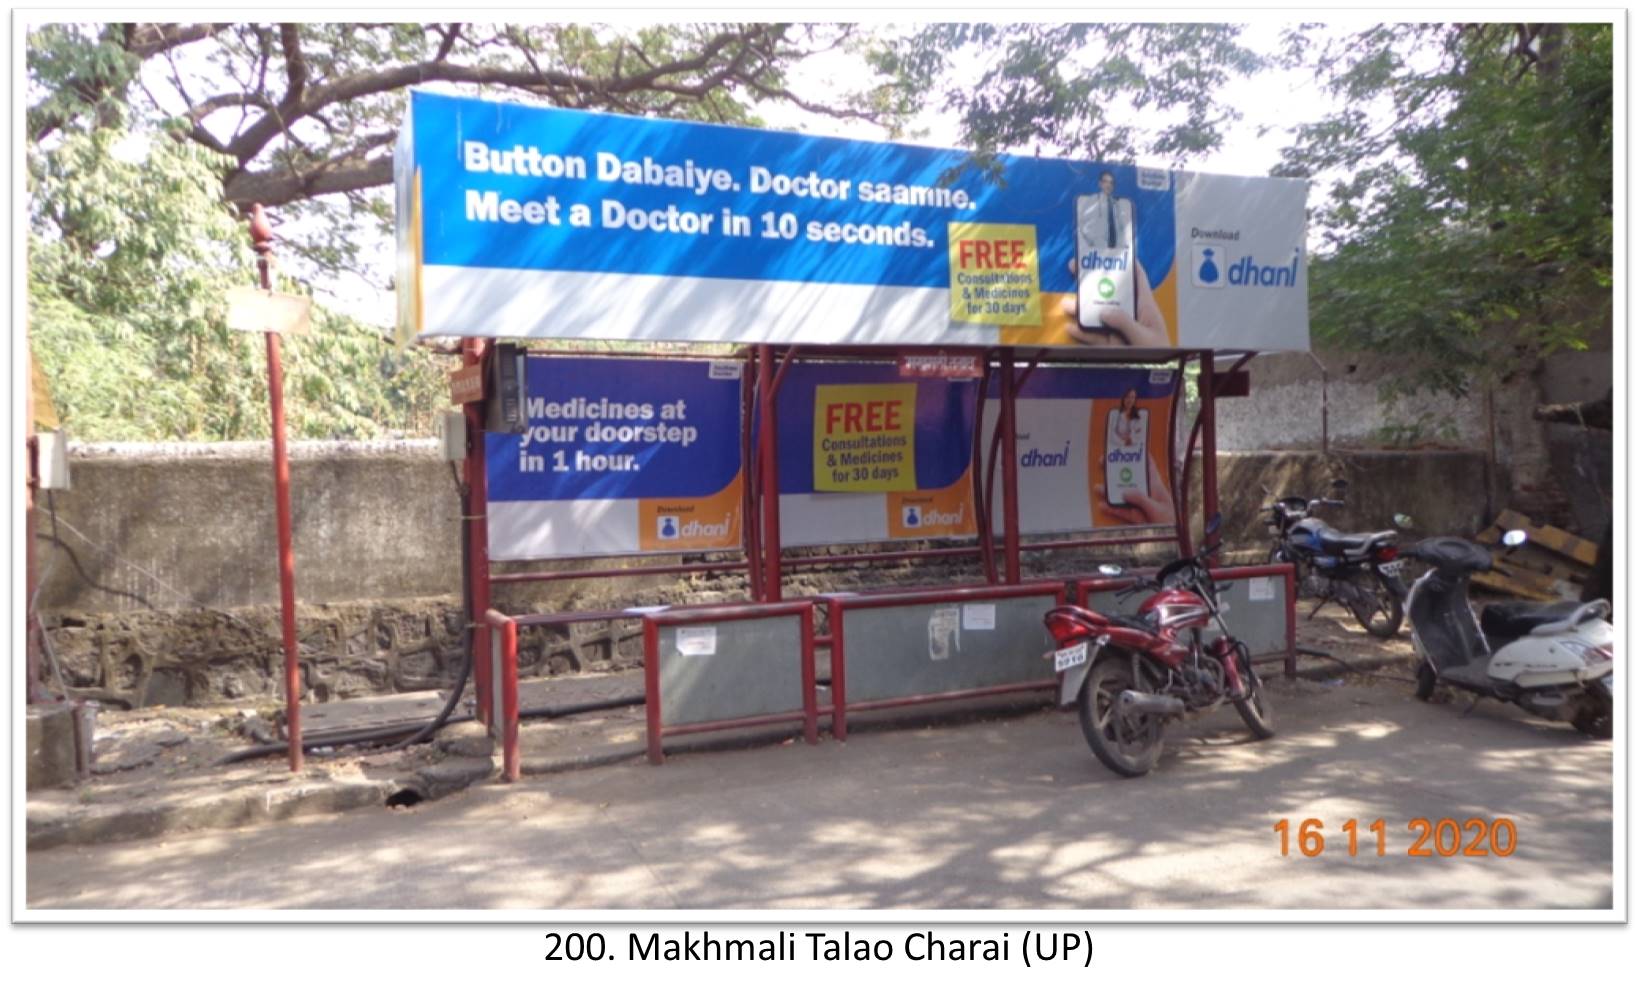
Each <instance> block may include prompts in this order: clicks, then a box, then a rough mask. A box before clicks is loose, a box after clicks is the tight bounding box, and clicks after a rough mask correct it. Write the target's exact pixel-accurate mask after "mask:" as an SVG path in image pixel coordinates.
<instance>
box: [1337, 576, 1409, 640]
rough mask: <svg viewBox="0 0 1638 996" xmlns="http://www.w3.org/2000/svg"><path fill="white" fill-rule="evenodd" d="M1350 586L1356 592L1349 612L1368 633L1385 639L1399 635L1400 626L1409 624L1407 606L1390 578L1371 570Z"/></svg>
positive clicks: (1358, 577)
mask: <svg viewBox="0 0 1638 996" xmlns="http://www.w3.org/2000/svg"><path fill="white" fill-rule="evenodd" d="M1350 583H1351V584H1352V585H1353V587H1354V592H1353V595H1352V597H1350V598H1349V599H1348V609H1349V611H1351V612H1352V613H1353V614H1354V618H1355V619H1358V620H1359V624H1360V625H1361V626H1363V627H1365V632H1367V633H1369V634H1371V635H1372V636H1376V637H1381V638H1382V639H1384V640H1386V639H1387V638H1388V637H1390V636H1393V635H1394V634H1395V633H1397V632H1399V625H1400V624H1401V623H1403V622H1404V621H1405V606H1404V605H1402V604H1400V601H1399V599H1398V598H1397V597H1395V595H1394V593H1393V589H1392V588H1391V587H1390V586H1389V585H1388V582H1387V579H1386V578H1384V577H1383V576H1382V575H1380V574H1378V573H1377V572H1376V571H1374V570H1370V569H1369V568H1367V569H1366V570H1363V571H1360V572H1359V574H1358V575H1356V576H1355V577H1354V578H1353V579H1352V581H1351V582H1350Z"/></svg>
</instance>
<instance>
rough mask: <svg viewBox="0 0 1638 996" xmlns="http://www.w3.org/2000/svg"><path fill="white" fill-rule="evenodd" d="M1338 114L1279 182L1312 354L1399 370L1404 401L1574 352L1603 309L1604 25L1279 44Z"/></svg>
mask: <svg viewBox="0 0 1638 996" xmlns="http://www.w3.org/2000/svg"><path fill="white" fill-rule="evenodd" d="M1290 40H1291V41H1292V54H1293V57H1294V58H1296V59H1298V60H1302V61H1305V62H1306V63H1307V64H1311V65H1312V66H1313V67H1314V71H1315V73H1316V75H1317V76H1318V77H1319V78H1321V79H1323V80H1325V81H1327V85H1328V86H1329V88H1330V89H1331V91H1332V92H1333V93H1334V94H1336V95H1337V96H1338V97H1339V98H1340V99H1341V102H1342V104H1343V109H1342V110H1340V111H1338V112H1337V113H1335V114H1332V115H1330V116H1328V117H1326V118H1325V119H1323V120H1321V121H1318V122H1314V123H1312V124H1309V125H1306V126H1304V127H1302V128H1301V129H1300V130H1299V132H1298V134H1297V140H1296V142H1295V144H1294V145H1293V146H1292V147H1291V148H1290V149H1288V150H1287V151H1286V154H1285V160H1284V163H1283V164H1282V168H1281V171H1282V172H1284V173H1286V174H1289V175H1295V176H1321V175H1326V174H1340V176H1341V179H1338V180H1335V181H1334V182H1332V183H1331V184H1330V188H1329V190H1328V191H1327V194H1328V197H1327V198H1325V199H1323V200H1322V201H1321V202H1320V205H1319V207H1318V208H1317V210H1316V211H1315V213H1314V219H1313V220H1314V223H1315V229H1316V234H1317V235H1318V237H1319V240H1320V243H1321V251H1320V253H1319V255H1318V258H1316V259H1315V261H1314V265H1313V269H1312V276H1311V282H1310V307H1311V310H1312V316H1313V327H1314V330H1315V335H1316V338H1318V339H1320V340H1322V341H1330V342H1334V343H1337V344H1341V345H1347V346H1350V347H1356V348H1366V349H1372V350H1378V351H1383V352H1391V353H1394V354H1396V355H1399V356H1403V357H1406V358H1410V359H1413V360H1414V362H1410V363H1407V364H1405V366H1404V371H1405V373H1404V375H1403V377H1402V378H1401V380H1402V383H1403V385H1404V386H1405V387H1407V388H1413V387H1434V388H1437V389H1442V390H1445V391H1450V392H1453V393H1463V392H1465V391H1466V390H1467V389H1468V388H1469V386H1470V385H1471V384H1473V383H1474V382H1476V381H1486V380H1490V379H1492V378H1504V377H1507V376H1510V375H1512V374H1515V373H1517V372H1519V371H1525V370H1529V369H1531V368H1533V367H1534V366H1535V364H1536V363H1537V362H1538V361H1539V359H1540V357H1542V356H1544V355H1546V354H1548V353H1551V352H1553V351H1555V350H1560V349H1577V348H1586V344H1587V342H1588V339H1589V337H1590V336H1592V335H1594V334H1595V333H1596V332H1597V330H1598V329H1599V328H1600V327H1602V326H1605V325H1607V323H1608V322H1609V319H1610V307H1611V292H1610V288H1611V284H1612V281H1611V247H1612V237H1613V224H1612V217H1611V207H1612V189H1613V164H1614V160H1613V155H1612V148H1613V146H1612V134H1613V113H1612V112H1613V96H1612V91H1611V73H1612V70H1613V58H1612V41H1613V29H1612V28H1611V26H1610V25H1607V24H1606V25H1596V24H1577V25H1534V24H1513V25H1508V24H1490V25H1438V24H1434V25H1382V26H1377V27H1373V28H1370V29H1368V30H1366V31H1362V32H1358V33H1356V34H1351V35H1348V36H1346V37H1341V38H1336V39H1333V40H1331V41H1330V42H1328V43H1323V44H1316V43H1313V42H1311V41H1310V39H1309V37H1308V36H1307V35H1306V34H1305V33H1302V32H1295V33H1293V34H1292V35H1291V36H1290Z"/></svg>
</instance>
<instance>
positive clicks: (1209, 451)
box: [1200, 349, 1218, 567]
mask: <svg viewBox="0 0 1638 996" xmlns="http://www.w3.org/2000/svg"><path fill="white" fill-rule="evenodd" d="M1200 425H1201V432H1200V513H1201V514H1202V515H1203V516H1205V521H1206V522H1210V521H1211V517H1212V516H1213V515H1216V514H1217V361H1216V354H1215V353H1213V352H1212V351H1211V350H1209V349H1208V350H1206V351H1205V352H1204V353H1202V354H1201V355H1200ZM1216 535H1217V534H1216V533H1213V532H1207V533H1206V534H1205V538H1204V539H1202V540H1201V544H1202V545H1203V546H1210V545H1211V543H1212V541H1213V540H1214V539H1216ZM1217 560H1218V557H1217V555H1216V554H1215V553H1214V554H1212V555H1211V557H1210V558H1209V559H1208V563H1209V564H1210V565H1211V566H1212V567H1216V566H1217Z"/></svg>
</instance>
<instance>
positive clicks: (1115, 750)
mask: <svg viewBox="0 0 1638 996" xmlns="http://www.w3.org/2000/svg"><path fill="white" fill-rule="evenodd" d="M1127 689H1132V690H1133V691H1138V692H1153V691H1154V690H1155V686H1154V683H1153V682H1152V681H1150V680H1149V679H1148V677H1147V676H1146V675H1145V674H1144V673H1143V669H1142V667H1140V666H1137V665H1135V664H1134V662H1133V661H1131V660H1129V659H1127V658H1124V657H1105V658H1104V659H1103V660H1101V661H1098V662H1097V663H1096V664H1094V665H1092V670H1091V672H1090V673H1088V674H1087V676H1086V684H1084V685H1082V686H1081V699H1080V714H1081V735H1082V736H1084V737H1086V745H1087V746H1088V747H1091V748H1092V753H1093V754H1094V755H1095V756H1096V757H1097V759H1098V760H1099V761H1102V762H1103V766H1104V767H1106V768H1108V769H1109V770H1110V771H1113V772H1114V773H1115V774H1117V775H1120V776H1121V777H1123V778H1137V777H1140V776H1142V775H1146V774H1148V773H1149V772H1150V771H1151V770H1153V769H1154V766H1155V764H1156V762H1158V761H1159V760H1160V751H1161V747H1162V746H1164V741H1165V723H1164V721H1162V720H1161V718H1160V717H1159V716H1154V715H1147V716H1143V715H1136V716H1134V715H1126V714H1123V713H1122V711H1121V709H1120V708H1119V702H1120V693H1121V692H1124V691H1126V690H1127Z"/></svg>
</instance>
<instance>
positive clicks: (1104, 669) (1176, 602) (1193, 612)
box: [1045, 547, 1274, 778]
mask: <svg viewBox="0 0 1638 996" xmlns="http://www.w3.org/2000/svg"><path fill="white" fill-rule="evenodd" d="M1215 549H1216V547H1211V548H1209V549H1206V550H1202V551H1201V552H1200V553H1199V554H1197V555H1196V556H1193V557H1186V558H1184V559H1181V560H1174V561H1172V562H1171V563H1169V564H1167V565H1166V566H1165V567H1162V568H1161V569H1160V571H1159V573H1157V574H1156V575H1155V578H1154V580H1153V581H1141V580H1138V581H1134V582H1133V583H1132V584H1130V585H1128V586H1127V587H1126V588H1123V589H1121V590H1120V592H1118V594H1119V595H1120V596H1122V597H1129V596H1130V595H1132V594H1133V593H1135V592H1138V591H1145V590H1152V591H1154V594H1153V595H1151V596H1150V597H1149V598H1148V599H1147V600H1145V601H1144V602H1143V604H1142V605H1141V606H1140V607H1139V609H1138V614H1137V615H1135V616H1122V615H1105V614H1104V613H1101V612H1098V611H1096V610H1093V609H1085V608H1082V607H1080V606H1078V605H1063V606H1059V607H1057V608H1055V609H1052V610H1051V611H1049V612H1048V613H1047V614H1046V620H1045V621H1046V627H1047V629H1048V631H1050V632H1051V634H1052V638H1053V640H1054V641H1056V643H1057V645H1058V650H1057V652H1056V653H1055V654H1054V655H1053V658H1054V666H1055V668H1056V669H1057V671H1058V672H1059V674H1060V676H1061V682H1060V684H1059V691H1058V696H1059V697H1058V702H1059V705H1061V706H1068V705H1069V704H1070V703H1078V705H1079V707H1080V715H1081V733H1082V734H1084V735H1085V737H1086V742H1087V745H1088V746H1090V747H1091V748H1092V753H1093V754H1096V755H1097V758H1098V760H1100V761H1102V762H1103V763H1104V765H1105V766H1106V767H1108V768H1109V770H1111V771H1113V772H1115V773H1116V774H1119V775H1124V776H1125V777H1127V778H1136V777H1138V776H1139V775H1146V774H1148V773H1149V771H1150V770H1151V769H1153V768H1154V766H1155V763H1156V762H1157V761H1159V760H1160V752H1161V748H1162V746H1163V742H1164V739H1165V725H1166V723H1167V721H1169V720H1172V719H1176V718H1177V717H1179V716H1182V715H1184V714H1186V713H1191V712H1201V711H1204V710H1208V709H1215V708H1216V707H1217V706H1219V705H1221V704H1223V702H1225V701H1227V702H1232V703H1234V708H1235V710H1236V711H1238V712H1239V713H1240V718H1241V719H1243V720H1245V723H1246V725H1247V726H1249V727H1250V728H1251V732H1252V733H1253V734H1254V735H1255V736H1256V737H1257V739H1259V740H1264V739H1267V738H1268V737H1272V736H1273V735H1274V724H1273V711H1272V709H1271V708H1270V704H1269V701H1268V694H1267V692H1266V691H1265V690H1264V688H1263V683H1262V680H1261V679H1259V678H1258V677H1257V672H1256V671H1254V670H1252V667H1251V652H1250V649H1249V648H1247V647H1246V645H1245V644H1244V643H1242V642H1240V641H1239V640H1236V639H1235V638H1234V637H1233V635H1232V634H1230V633H1229V631H1228V630H1227V628H1226V627H1224V625H1223V617H1222V613H1221V612H1220V611H1219V610H1218V605H1217V595H1218V594H1219V593H1220V592H1221V591H1222V590H1224V589H1226V587H1227V586H1226V585H1225V586H1222V587H1219V586H1218V585H1217V584H1215V583H1214V582H1213V581H1212V578H1211V571H1210V569H1209V568H1208V567H1207V564H1206V560H1205V558H1206V557H1208V556H1210V555H1211V553H1212V552H1213V551H1214V550H1215ZM1099 571H1100V572H1101V573H1103V574H1105V575H1106V576H1111V577H1118V576H1120V575H1121V574H1122V573H1123V572H1122V570H1121V569H1120V568H1119V567H1115V566H1113V565H1108V564H1106V565H1104V566H1103V567H1100V568H1099Z"/></svg>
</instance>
